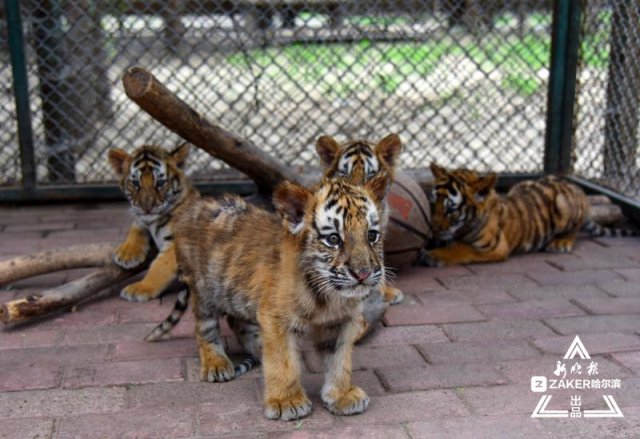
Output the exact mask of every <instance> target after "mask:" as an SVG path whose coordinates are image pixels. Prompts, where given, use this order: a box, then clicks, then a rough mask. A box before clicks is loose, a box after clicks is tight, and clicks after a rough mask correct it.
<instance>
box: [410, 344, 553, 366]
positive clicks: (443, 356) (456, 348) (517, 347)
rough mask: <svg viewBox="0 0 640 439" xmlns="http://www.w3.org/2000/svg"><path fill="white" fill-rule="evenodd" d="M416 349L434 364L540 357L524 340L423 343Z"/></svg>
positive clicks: (492, 361)
mask: <svg viewBox="0 0 640 439" xmlns="http://www.w3.org/2000/svg"><path fill="white" fill-rule="evenodd" d="M418 349H419V350H420V351H421V352H422V354H423V355H424V356H425V357H426V358H427V359H428V360H429V362H431V363H434V364H443V363H444V364H462V363H497V362H500V361H508V360H521V359H526V358H535V357H539V356H540V352H539V351H538V350H537V349H536V348H534V347H533V346H532V345H531V344H530V343H529V342H528V341H526V340H501V339H495V340H483V341H481V342H476V341H474V342H455V343H424V344H420V345H418Z"/></svg>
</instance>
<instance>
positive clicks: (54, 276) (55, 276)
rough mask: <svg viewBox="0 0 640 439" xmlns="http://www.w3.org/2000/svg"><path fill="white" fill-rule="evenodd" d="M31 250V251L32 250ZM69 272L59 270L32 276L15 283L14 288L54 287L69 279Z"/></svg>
mask: <svg viewBox="0 0 640 439" xmlns="http://www.w3.org/2000/svg"><path fill="white" fill-rule="evenodd" d="M30 252H31V251H30ZM68 276H69V274H68V273H65V272H64V271H58V272H55V273H49V274H42V275H40V276H34V277H30V278H28V279H23V280H20V281H17V282H14V283H13V288H14V289H30V288H37V289H39V290H41V289H44V288H54V287H57V286H59V285H62V284H63V283H65V282H66V281H67V277H68Z"/></svg>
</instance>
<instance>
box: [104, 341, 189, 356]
mask: <svg viewBox="0 0 640 439" xmlns="http://www.w3.org/2000/svg"><path fill="white" fill-rule="evenodd" d="M197 355H198V348H197V346H196V341H195V339H192V338H171V339H168V340H163V341H160V342H155V343H149V342H144V341H139V342H123V343H118V344H116V347H115V352H114V354H113V359H114V360H118V361H123V360H143V359H146V358H181V357H196V356H197Z"/></svg>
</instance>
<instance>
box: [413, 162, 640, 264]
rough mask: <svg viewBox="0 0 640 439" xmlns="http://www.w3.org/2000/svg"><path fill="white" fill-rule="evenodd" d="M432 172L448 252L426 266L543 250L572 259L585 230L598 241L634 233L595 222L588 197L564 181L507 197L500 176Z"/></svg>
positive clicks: (438, 223) (436, 223)
mask: <svg viewBox="0 0 640 439" xmlns="http://www.w3.org/2000/svg"><path fill="white" fill-rule="evenodd" d="M431 170H432V172H433V175H434V177H435V184H434V188H433V191H432V193H431V194H430V199H431V200H430V201H431V204H432V209H431V212H432V223H433V232H434V234H435V236H436V238H437V239H438V240H439V241H441V242H442V243H444V244H446V246H445V247H442V248H436V249H433V250H430V251H427V252H425V253H424V254H423V255H422V257H421V262H422V263H423V264H424V265H430V266H441V265H450V264H461V263H470V262H490V261H501V260H504V259H506V258H507V257H508V256H509V255H510V254H513V253H524V252H532V251H538V250H547V251H551V252H561V253H568V252H570V251H571V250H572V249H573V245H574V243H575V239H576V235H577V234H578V232H579V231H580V230H585V231H587V232H589V233H590V234H591V235H592V236H629V235H630V234H633V233H634V232H627V231H621V230H616V229H608V228H605V227H602V226H600V225H598V224H596V223H595V222H593V220H591V218H590V213H589V212H590V211H589V209H590V205H589V201H588V199H587V197H586V195H585V194H584V192H583V191H582V190H581V189H580V188H579V187H578V186H576V185H574V184H572V183H569V182H567V181H565V180H562V179H561V178H559V177H555V176H548V177H544V178H541V179H539V180H537V181H525V182H522V183H519V184H517V185H515V186H514V187H513V188H512V189H511V190H510V191H509V193H508V194H507V196H506V197H502V196H500V195H498V194H497V193H496V191H495V183H496V175H495V174H490V175H486V176H482V175H480V174H478V173H477V172H475V171H470V170H466V169H459V170H453V171H449V170H446V169H444V168H442V167H440V166H437V165H436V164H434V163H432V165H431Z"/></svg>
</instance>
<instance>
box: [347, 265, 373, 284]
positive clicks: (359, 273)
mask: <svg viewBox="0 0 640 439" xmlns="http://www.w3.org/2000/svg"><path fill="white" fill-rule="evenodd" d="M352 273H353V274H354V276H355V278H356V279H358V280H359V281H360V282H362V281H363V280H365V279H366V278H368V277H369V276H370V275H371V269H369V268H359V269H357V270H356V271H355V272H354V271H352Z"/></svg>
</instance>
